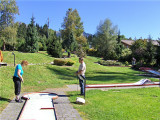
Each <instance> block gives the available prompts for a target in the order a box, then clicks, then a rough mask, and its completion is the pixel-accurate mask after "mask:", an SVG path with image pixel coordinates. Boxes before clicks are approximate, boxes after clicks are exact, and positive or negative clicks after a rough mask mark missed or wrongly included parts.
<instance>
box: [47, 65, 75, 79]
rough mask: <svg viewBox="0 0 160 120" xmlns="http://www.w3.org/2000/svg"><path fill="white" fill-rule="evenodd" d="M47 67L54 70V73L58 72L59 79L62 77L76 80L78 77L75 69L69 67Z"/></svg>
mask: <svg viewBox="0 0 160 120" xmlns="http://www.w3.org/2000/svg"><path fill="white" fill-rule="evenodd" d="M47 69H49V70H50V71H52V72H53V74H56V75H57V76H58V78H59V79H62V80H75V79H76V75H75V71H74V70H71V69H69V68H62V69H61V68H59V67H50V66H47Z"/></svg>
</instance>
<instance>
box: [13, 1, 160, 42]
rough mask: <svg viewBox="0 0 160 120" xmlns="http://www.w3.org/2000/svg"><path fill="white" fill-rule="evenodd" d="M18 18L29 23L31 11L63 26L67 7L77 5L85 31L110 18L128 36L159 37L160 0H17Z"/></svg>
mask: <svg viewBox="0 0 160 120" xmlns="http://www.w3.org/2000/svg"><path fill="white" fill-rule="evenodd" d="M16 2H17V6H18V7H19V15H16V16H15V17H16V19H15V21H16V22H24V23H26V24H29V23H30V21H31V17H32V15H33V16H34V17H35V22H36V23H38V24H39V25H41V26H43V25H44V24H46V23H47V19H48V18H49V28H51V29H53V30H56V31H59V30H60V29H62V27H61V25H62V23H63V20H64V17H65V16H66V11H67V10H68V9H69V8H72V9H73V10H74V9H77V11H78V13H79V16H80V17H81V22H83V27H84V31H85V32H86V33H90V34H95V33H96V31H97V26H98V25H99V23H100V22H101V21H104V20H105V19H110V20H111V22H112V24H113V25H117V26H118V29H119V30H120V33H121V35H125V37H126V38H130V37H131V38H132V39H135V38H136V39H139V38H141V37H142V38H143V39H144V38H148V36H149V35H150V36H151V37H152V39H153V40H157V39H158V38H160V0H16Z"/></svg>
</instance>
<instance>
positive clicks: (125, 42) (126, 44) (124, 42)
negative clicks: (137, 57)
mask: <svg viewBox="0 0 160 120" xmlns="http://www.w3.org/2000/svg"><path fill="white" fill-rule="evenodd" d="M121 43H122V44H123V45H124V46H125V47H126V48H130V47H131V46H132V44H133V43H134V40H121Z"/></svg>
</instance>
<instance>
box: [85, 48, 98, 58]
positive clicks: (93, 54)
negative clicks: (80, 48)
mask: <svg viewBox="0 0 160 120" xmlns="http://www.w3.org/2000/svg"><path fill="white" fill-rule="evenodd" d="M87 54H88V55H90V56H97V50H96V49H94V48H91V49H89V50H88V51H87Z"/></svg>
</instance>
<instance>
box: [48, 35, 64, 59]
mask: <svg viewBox="0 0 160 120" xmlns="http://www.w3.org/2000/svg"><path fill="white" fill-rule="evenodd" d="M47 53H48V54H50V55H51V56H53V57H57V58H61V57H62V44H61V42H60V38H59V37H57V36H56V35H52V36H50V39H49V43H48V47H47Z"/></svg>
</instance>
